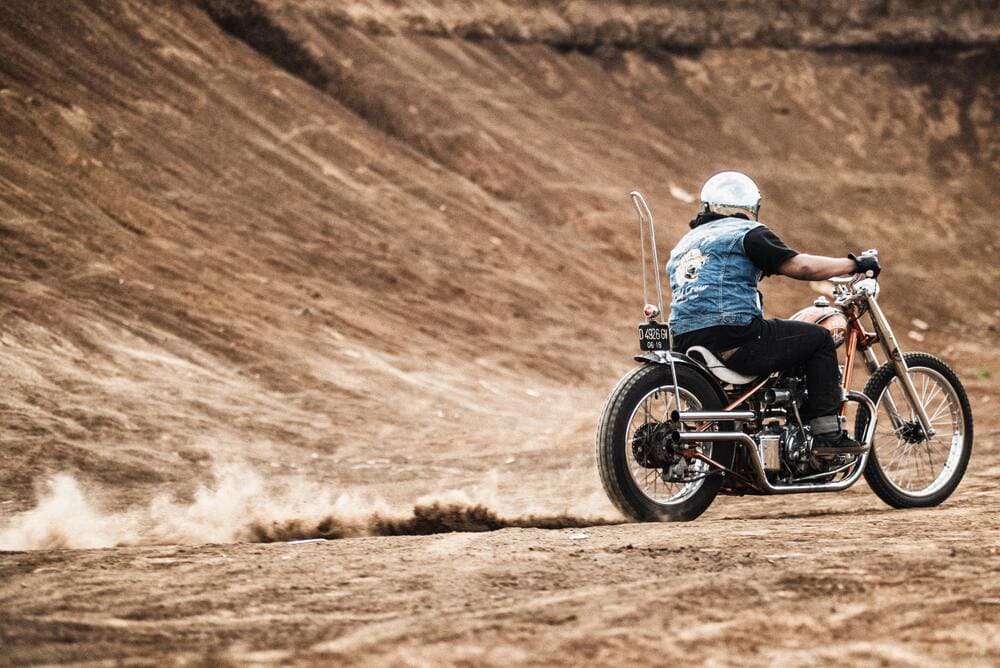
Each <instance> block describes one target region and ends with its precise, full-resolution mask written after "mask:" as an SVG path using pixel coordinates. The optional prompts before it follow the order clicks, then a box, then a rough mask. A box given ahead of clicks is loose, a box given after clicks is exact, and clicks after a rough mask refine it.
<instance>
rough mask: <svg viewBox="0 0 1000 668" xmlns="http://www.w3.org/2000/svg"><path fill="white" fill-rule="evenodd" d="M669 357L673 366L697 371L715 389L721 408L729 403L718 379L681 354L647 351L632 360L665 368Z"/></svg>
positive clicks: (668, 364)
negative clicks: (661, 365) (662, 365)
mask: <svg viewBox="0 0 1000 668" xmlns="http://www.w3.org/2000/svg"><path fill="white" fill-rule="evenodd" d="M671 357H673V358H674V364H675V365H676V366H686V367H690V368H691V369H694V370H695V371H697V372H698V373H699V374H700V375H701V377H702V378H704V379H705V380H707V381H708V382H709V384H710V385H711V386H712V387H713V388H715V393H716V394H717V395H719V401H720V402H721V403H722V405H723V406H725V405H726V404H727V403H729V401H728V399H727V397H726V393H725V391H723V389H722V385H721V384H720V383H719V379H718V378H716V377H715V376H713V375H712V373H711V372H710V371H709V370H708V369H706V368H705V367H704V366H703V365H701V364H699V363H698V362H696V361H695V360H693V359H691V358H690V357H688V356H687V355H684V354H683V353H672V352H668V351H666V350H647V351H645V352H642V353H640V354H638V355H636V356H635V357H633V358H632V359H634V360H635V361H636V362H642V363H644V364H666V365H667V366H670V358H671Z"/></svg>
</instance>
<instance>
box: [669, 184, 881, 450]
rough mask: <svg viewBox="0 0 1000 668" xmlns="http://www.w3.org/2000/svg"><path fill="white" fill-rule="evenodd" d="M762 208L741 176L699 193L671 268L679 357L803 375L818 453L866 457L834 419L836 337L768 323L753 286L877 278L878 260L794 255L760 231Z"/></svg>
mask: <svg viewBox="0 0 1000 668" xmlns="http://www.w3.org/2000/svg"><path fill="white" fill-rule="evenodd" d="M760 199H761V197H760V190H758V188H757V185H756V184H755V183H754V182H753V181H752V180H751V179H750V177H748V176H747V175H745V174H742V173H740V172H733V171H726V172H720V173H718V174H715V175H714V176H712V177H711V178H710V179H708V181H706V182H705V185H704V186H703V187H702V189H701V206H702V209H701V211H700V212H699V213H698V215H697V216H695V218H694V220H692V221H691V223H690V226H691V231H690V232H688V233H687V234H686V235H684V237H682V238H681V240H680V241H679V242H678V243H677V246H676V247H675V248H674V249H673V250H672V251H671V253H670V260H669V261H668V262H667V273H668V274H669V275H670V287H671V291H672V293H673V295H672V303H671V310H670V319H669V324H670V327H671V330H672V331H673V336H674V347H675V349H677V350H678V351H681V352H683V351H686V350H688V349H690V348H691V347H692V346H696V345H698V346H704V347H705V348H707V349H708V350H709V351H711V352H712V353H713V354H714V355H716V356H717V357H718V358H719V359H720V360H722V361H723V362H724V363H725V365H726V366H727V367H728V368H730V369H732V370H733V371H736V372H739V373H743V374H747V375H753V376H765V375H768V374H770V373H772V372H774V371H786V370H789V369H794V368H798V367H804V368H805V370H806V383H807V391H808V396H809V399H808V403H806V404H805V405H804V406H803V407H802V419H803V422H804V423H805V424H808V425H809V426H810V428H811V430H812V434H813V452H815V453H817V454H849V453H855V452H861V451H862V448H861V446H860V445H859V444H858V443H857V441H855V440H854V439H852V438H850V437H849V436H848V435H847V432H846V431H844V430H843V429H842V428H841V424H840V419H839V417H838V413H839V410H840V403H841V389H840V382H839V373H840V372H839V368H838V363H837V354H836V350H835V345H834V341H833V337H832V335H831V334H830V332H829V331H828V330H827V329H826V328H824V327H821V326H819V325H815V324H812V323H806V322H799V321H793V320H777V319H772V320H765V319H764V318H763V311H762V308H761V299H760V293H759V292H758V290H757V284H758V282H759V281H760V280H761V279H762V278H764V277H765V276H771V275H775V274H780V275H782V276H788V277H790V278H796V279H799V280H803V281H818V280H825V279H828V278H832V277H834V276H841V275H844V274H850V273H854V272H860V273H864V274H866V275H868V276H871V277H875V276H877V275H878V273H879V271H880V267H879V263H878V259H877V258H876V257H870V256H861V257H855V256H854V255H853V254H849V255H848V256H847V257H846V258H843V259H841V258H833V257H825V256H821V255H807V254H805V253H799V252H797V251H795V250H792V249H791V248H789V247H788V246H787V245H786V244H785V243H784V242H783V241H782V240H781V239H780V238H779V237H778V236H777V235H776V234H775V233H774V232H772V231H771V230H770V229H768V228H767V226H765V225H763V224H761V223H760V222H758V220H757V219H758V214H759V212H760Z"/></svg>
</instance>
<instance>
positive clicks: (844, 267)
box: [778, 253, 857, 281]
mask: <svg viewBox="0 0 1000 668" xmlns="http://www.w3.org/2000/svg"><path fill="white" fill-rule="evenodd" d="M778 271H779V272H781V275H782V276H788V277H790V278H797V279H799V280H801V281H822V280H826V279H828V278H833V277H834V276H844V275H845V274H853V273H854V272H855V271H857V264H855V262H854V260H852V259H850V258H846V257H845V258H837V257H826V256H823V255H808V254H806V253H799V254H798V255H796V256H795V257H791V258H788V259H787V260H785V261H784V262H783V263H782V265H781V267H779V268H778Z"/></svg>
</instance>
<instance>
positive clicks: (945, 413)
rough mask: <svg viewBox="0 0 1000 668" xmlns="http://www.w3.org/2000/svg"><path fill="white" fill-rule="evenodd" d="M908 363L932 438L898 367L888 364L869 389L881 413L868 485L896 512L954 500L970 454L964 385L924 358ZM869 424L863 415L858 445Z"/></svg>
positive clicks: (865, 413)
mask: <svg viewBox="0 0 1000 668" xmlns="http://www.w3.org/2000/svg"><path fill="white" fill-rule="evenodd" d="M904 359H905V360H906V366H907V368H908V369H909V372H910V380H912V381H913V386H914V389H915V390H916V394H917V398H918V400H919V401H920V403H921V404H922V405H923V407H924V411H926V413H927V417H928V419H929V420H930V422H931V428H932V429H933V430H934V435H933V436H931V437H930V438H927V437H926V436H925V435H924V433H923V429H922V428H921V426H920V421H919V419H918V418H917V416H916V413H915V412H914V410H913V408H912V407H911V406H910V403H909V401H907V399H906V395H905V394H904V393H903V388H902V386H901V384H900V382H899V376H898V374H897V373H896V367H895V366H893V365H892V363H887V364H884V365H883V366H882V367H881V368H879V370H878V371H876V372H875V373H874V374H873V375H872V377H871V378H869V379H868V383H867V384H866V385H865V394H867V395H868V396H869V397H870V398H871V400H872V401H874V402H875V406H876V409H877V416H876V418H875V419H876V422H875V435H874V437H873V440H872V449H871V453H870V454H869V455H868V463H867V465H866V466H865V480H867V481H868V485H869V486H870V487H871V488H872V491H874V492H875V494H877V495H878V497H879V498H880V499H882V500H883V501H885V502H886V503H887V504H889V505H890V506H892V507H894V508H926V507H930V506H936V505H938V504H940V503H941V502H942V501H944V500H945V499H947V498H948V497H949V496H951V494H952V492H954V491H955V488H956V487H958V483H959V482H961V480H962V476H963V475H965V469H966V467H967V466H968V465H969V456H970V455H971V454H972V409H971V408H970V407H969V398H968V396H967V395H966V394H965V388H964V387H962V382H961V381H960V380H959V379H958V376H957V375H956V374H955V372H954V371H952V369H951V367H949V366H948V365H947V364H945V363H944V362H942V361H941V360H939V359H938V358H936V357H933V356H932V355H927V354H925V353H907V354H906V355H904ZM868 420H869V416H868V411H867V410H865V409H864V408H861V409H859V410H858V418H857V421H856V423H855V431H856V436H857V438H858V440H861V439H862V437H863V434H864V431H865V428H866V427H867V425H868Z"/></svg>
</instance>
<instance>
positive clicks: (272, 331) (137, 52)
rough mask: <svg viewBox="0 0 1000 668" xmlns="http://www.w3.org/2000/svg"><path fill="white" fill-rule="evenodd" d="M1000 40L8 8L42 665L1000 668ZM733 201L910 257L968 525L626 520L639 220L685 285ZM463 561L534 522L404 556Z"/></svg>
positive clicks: (879, 12)
mask: <svg viewBox="0 0 1000 668" xmlns="http://www.w3.org/2000/svg"><path fill="white" fill-rule="evenodd" d="M793 5H794V6H793ZM998 16H1000V11H998V7H997V4H996V2H991V1H985V2H971V3H970V2H949V1H944V2H938V3H903V2H883V1H879V2H876V1H874V0H872V1H868V2H833V1H831V2H819V1H818V0H815V1H812V2H807V3H799V4H795V3H792V4H790V3H783V2H767V1H764V0H757V1H744V2H736V1H732V2H721V3H702V2H694V1H685V2H677V3H666V2H639V1H628V2H626V1H624V0H622V1H621V2H615V3H604V2H596V1H576V2H555V1H547V2H540V3H527V2H513V3H500V2H472V3H464V2H450V1H445V0H425V1H422V2H418V3H398V2H391V1H389V0H370V1H368V2H359V3H350V4H348V3H335V2H327V1H321V0H309V1H307V2H285V1H281V0H266V1H265V0H261V1H259V2H255V1H253V0H204V1H202V2H193V1H192V2H177V3H157V2H140V1H137V0H136V1H133V0H118V1H108V2H79V3H69V2H59V1H57V0H48V1H43V2H28V1H23V2H21V1H13V2H6V3H2V4H0V259H2V261H0V383H2V386H3V388H4V392H3V395H2V396H0V543H2V544H0V549H8V550H13V549H17V550H29V549H30V550H36V551H30V552H6V553H3V554H0V573H2V579H0V663H3V662H5V661H6V662H11V663H15V664H21V663H50V662H53V663H54V662H62V661H69V662H72V661H78V662H82V661H94V662H102V661H107V662H113V661H116V660H136V661H140V662H149V663H157V664H161V663H164V662H170V661H187V660H196V659H198V658H203V657H206V656H207V657H209V659H210V660H213V661H216V662H225V661H231V662H234V663H247V662H254V661H261V662H289V661H302V662H324V661H328V660H330V659H339V660H341V661H344V660H353V661H356V662H359V663H365V662H368V663H381V662H391V663H412V664H418V665H425V664H436V663H442V662H454V663H461V662H466V663H474V664H482V663H498V664H507V663H510V662H514V661H519V662H528V663H554V662H566V663H579V662H582V661H592V662H597V663H618V662H620V661H621V660H622V659H631V660H634V661H638V662H641V663H662V662H664V661H685V662H699V661H702V662H709V661H712V662H715V663H721V664H727V663H745V662H749V663H762V664H767V663H787V664H803V665H805V664H812V663H814V662H816V661H822V662H838V663H850V662H859V663H879V662H883V663H890V664H913V665H923V664H927V663H953V662H964V663H969V664H977V663H982V664H985V663H995V662H997V661H998V660H1000V656H998V651H997V646H996V641H995V638H996V637H997V632H998V631H1000V629H998V624H997V619H998V611H1000V608H998V607H997V604H998V599H997V598H996V590H997V587H998V585H1000V576H998V574H997V573H998V569H1000V563H998V557H997V553H996V548H995V545H996V540H997V522H996V520H995V519H994V515H993V514H992V512H991V508H992V503H993V502H992V500H991V499H992V498H993V497H992V494H993V488H994V486H995V485H993V479H994V477H995V475H996V474H997V473H998V471H1000V458H998V455H997V446H998V438H997V434H998V427H1000V419H998V418H996V417H995V413H996V407H997V406H998V405H1000V404H998V401H1000V394H998V393H997V391H996V390H995V389H994V387H993V383H994V381H995V378H996V377H997V375H998V374H1000V364H998V361H1000V355H998V353H997V352H996V346H997V344H998V342H1000V341H998V339H1000V336H998V328H1000V300H998V298H997V294H998V293H997V288H996V286H997V285H998V284H1000V263H997V261H996V257H997V254H998V251H1000V239H998V233H997V223H996V215H997V211H1000V195H998V191H997V189H996V181H997V174H998V173H1000V129H998V128H1000V124H998V123H997V111H998V106H1000V105H998V91H1000V58H998V56H1000V20H998ZM722 168H735V169H741V170H744V171H746V172H748V173H750V174H752V175H753V177H754V178H755V179H756V180H757V182H758V183H759V184H760V186H761V189H762V191H763V195H764V205H763V206H764V208H763V213H762V220H763V221H764V222H765V223H767V224H769V225H771V226H772V227H773V228H774V229H775V230H777V231H778V232H779V233H780V234H781V235H782V237H783V238H785V239H786V240H787V241H788V242H789V243H790V244H791V245H792V246H794V247H796V248H798V249H800V250H803V251H810V252H816V253H824V254H829V255H844V254H846V253H847V252H849V251H852V250H853V251H857V250H861V249H865V248H870V247H877V248H879V250H880V253H881V254H880V257H881V259H882V263H883V266H884V267H885V271H884V273H883V275H882V276H883V280H882V290H883V298H882V302H883V303H884V305H885V306H886V308H887V311H888V313H889V316H890V318H891V319H892V321H893V323H894V324H895V326H896V328H897V330H898V331H897V333H898V334H899V336H900V338H901V341H903V342H904V347H905V348H906V349H907V350H916V349H923V350H927V351H928V352H932V353H935V354H938V355H939V356H941V357H943V358H944V359H945V360H947V361H948V362H949V363H950V364H951V365H952V366H953V367H954V368H955V369H956V370H957V371H958V372H959V374H960V375H961V376H962V377H963V379H964V380H965V381H966V386H967V389H968V390H969V394H970V397H971V400H972V406H973V411H974V414H975V418H976V435H977V438H976V444H975V453H974V456H973V460H972V464H971V466H970V473H969V476H968V478H967V480H966V482H965V483H963V485H962V486H961V487H960V488H959V490H958V492H957V493H956V495H955V496H954V497H953V498H952V499H951V500H949V501H948V502H947V504H946V505H945V506H944V507H942V508H940V509H938V510H930V511H921V512H910V513H904V512H890V511H888V510H887V509H885V508H884V507H883V506H882V505H881V504H880V502H879V501H878V500H877V499H876V498H875V497H874V496H873V495H872V494H871V493H870V491H868V490H867V488H865V487H864V485H863V484H861V485H859V486H858V488H857V489H856V490H853V491H851V492H850V493H847V494H844V495H841V496H813V497H799V498H793V499H788V498H783V499H765V500H762V499H742V500H740V499H732V498H720V499H719V500H718V501H717V503H716V505H715V506H714V507H713V508H712V509H711V510H710V511H709V513H708V514H707V515H705V516H704V517H703V518H702V519H701V520H699V521H698V522H697V523H695V524H694V525H685V526H675V525H649V526H647V525H641V526H639V525H628V526H599V527H598V526H595V527H588V526H586V525H589V524H590V523H591V522H593V523H597V524H603V523H607V522H618V521H621V518H620V517H618V516H616V515H615V513H614V511H613V510H612V508H611V506H610V504H609V503H608V502H607V501H606V500H605V498H604V496H603V492H602V491H601V489H600V485H599V482H598V481H597V478H596V472H595V466H594V463H593V453H592V449H593V446H592V440H593V431H594V425H595V422H596V419H597V417H598V413H599V411H600V407H601V403H602V401H603V399H604V397H605V396H606V393H607V392H608V391H609V390H610V388H611V387H612V386H613V385H614V382H615V380H616V379H617V378H618V377H619V376H620V375H621V374H622V373H624V372H625V371H626V370H627V369H628V368H630V366H631V365H632V361H631V355H632V353H633V352H634V349H635V340H634V338H635V329H634V327H635V324H636V322H637V321H638V320H639V319H640V309H641V306H642V304H641V289H640V281H639V275H638V268H639V245H638V234H637V229H636V228H637V225H636V222H635V220H634V218H633V213H632V211H631V209H630V207H629V203H628V200H627V193H628V191H629V190H632V189H636V188H637V189H639V190H641V191H643V192H644V193H645V194H646V196H647V198H648V199H649V201H650V204H651V206H652V208H653V211H654V213H655V214H656V217H657V220H658V222H659V226H660V227H659V229H660V238H659V241H660V246H661V250H663V251H666V250H667V249H669V248H670V246H671V245H672V244H673V242H674V241H676V239H677V238H679V236H680V235H681V234H683V233H684V231H685V230H686V221H687V220H688V219H689V218H690V217H691V215H692V213H693V211H694V209H695V204H694V203H693V200H694V195H696V194H697V191H698V188H699V187H700V184H701V182H702V181H703V180H704V179H705V178H706V177H707V176H708V175H709V174H711V173H712V172H714V171H717V170H719V169H722ZM822 289H823V286H810V285H808V284H805V283H799V284H793V283H792V282H791V281H788V280H778V279H768V280H767V281H765V296H766V306H767V310H768V312H769V314H770V315H775V316H780V315H787V314H790V313H791V312H793V311H795V310H797V309H798V308H799V307H801V306H802V305H804V304H806V303H808V302H810V301H811V300H812V299H813V298H814V297H815V296H816V294H817V290H822ZM863 380H864V379H860V380H859V385H860V383H861V382H863ZM53 476H55V477H53ZM434 501H438V502H440V504H444V505H439V506H436V507H437V508H439V509H440V508H445V509H449V508H450V509H452V510H454V512H452V510H446V512H444V513H443V514H441V515H440V516H439V515H433V516H431V517H430V519H428V516H427V515H426V512H427V510H426V509H427V508H429V507H430V508H434V507H435V506H433V505H428V504H432V502H434ZM414 504H420V507H421V508H422V509H423V510H421V511H420V512H418V513H417V515H416V516H414V517H411V516H410V513H409V511H410V510H411V509H412V507H413V505H414ZM449 504H459V505H449ZM461 504H471V505H468V506H463V505H461ZM477 504H482V505H481V506H479V507H477ZM455 509H457V510H455ZM420 513H425V514H423V515H421V514H420ZM456 513H457V514H456ZM373 514H374V515H375V517H377V518H380V519H379V520H378V521H379V522H382V524H377V523H375V524H372V523H371V522H372V520H371V518H372V515H373ZM328 516H331V517H335V518H339V519H338V521H341V520H342V521H343V522H344V524H343V525H341V524H337V525H336V527H348V528H347V529H344V530H343V531H341V532H340V533H337V532H336V531H334V530H333V529H332V528H331V529H330V531H329V532H328V533H327V534H324V535H328V537H332V538H339V537H342V536H347V537H343V539H342V540H337V541H335V542H329V543H322V544H317V545H314V544H308V545H298V546H289V545H270V546H267V545H248V544H234V541H248V540H254V539H257V540H273V539H276V538H287V537H292V536H290V535H289V534H288V533H287V530H289V527H292V528H294V527H306V528H308V529H309V530H310V531H313V533H315V532H316V529H317V524H316V522H317V521H319V520H322V519H323V518H325V517H328ZM456 518H457V519H456ZM359 522H360V523H361V524H358V523H359ZM365 522H368V524H366V523H365ZM463 523H464V524H463ZM324 526H327V527H328V528H330V527H334V525H324ZM428 526H430V527H432V528H433V529H434V530H447V529H455V528H480V529H499V528H501V527H510V528H505V529H502V530H499V531H495V532H491V533H454V534H450V535H448V536H438V537H433V536H432V537H416V536H399V537H389V536H386V535H384V534H394V533H429V532H430V530H428V529H427V527H428ZM534 526H542V527H548V528H549V529H548V530H545V529H536V528H530V527H534ZM581 526H583V527H584V528H581ZM358 527H360V528H358ZM372 527H381V529H377V528H375V529H373V528H372ZM421 527H422V528H421ZM526 527H529V528H526ZM553 527H570V528H564V529H553ZM418 529H419V530H418ZM338 531H339V529H338ZM319 533H322V532H319ZM334 533H337V535H334ZM370 534H380V535H376V536H372V535H370ZM352 536H353V537H352ZM358 536H360V537H358ZM205 543H214V544H213V545H210V546H206V545H205ZM84 547H89V548H94V551H85V550H78V549H74V548H84Z"/></svg>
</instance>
